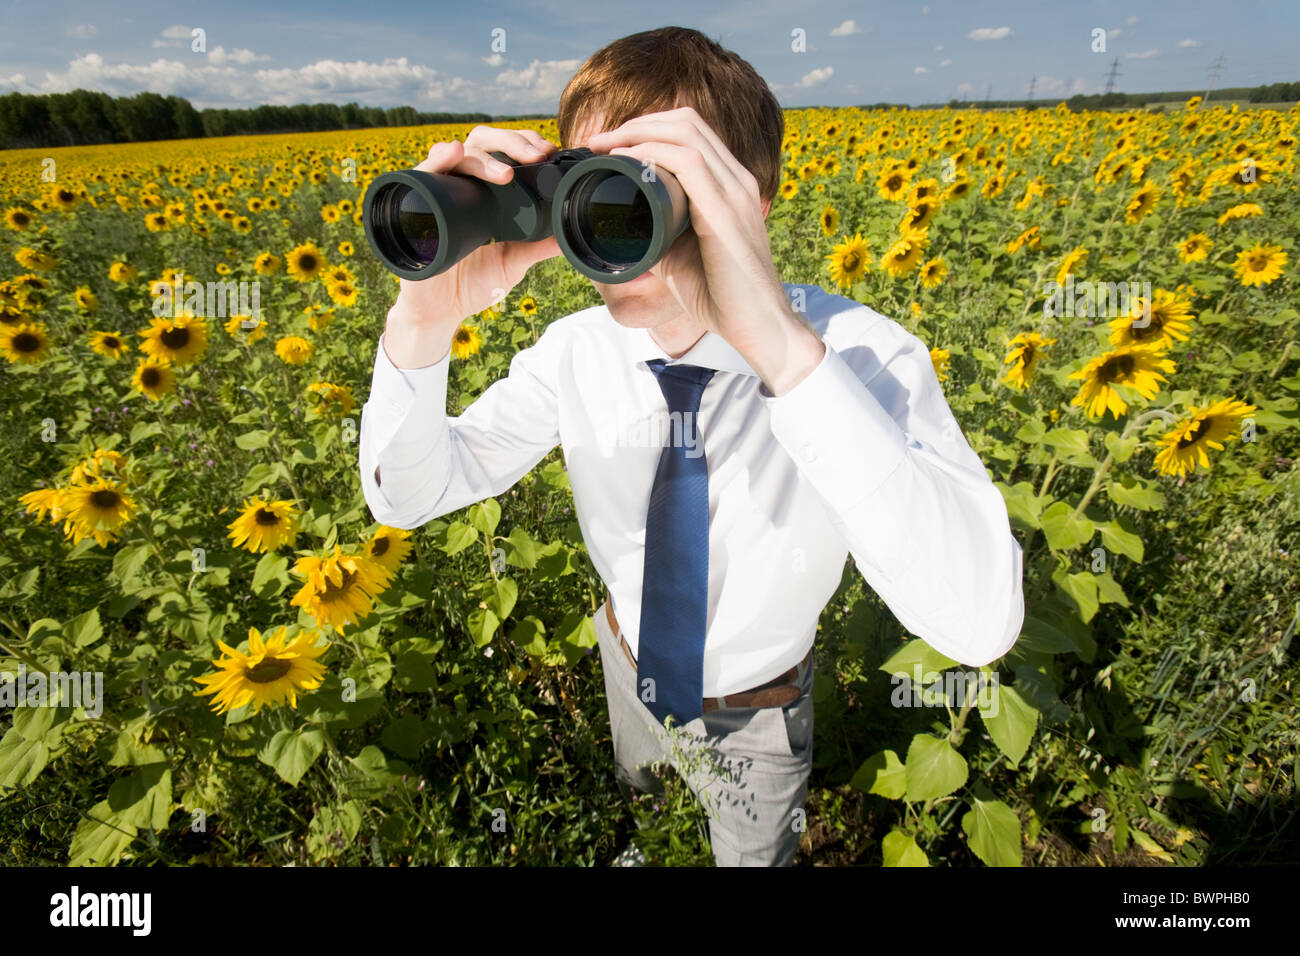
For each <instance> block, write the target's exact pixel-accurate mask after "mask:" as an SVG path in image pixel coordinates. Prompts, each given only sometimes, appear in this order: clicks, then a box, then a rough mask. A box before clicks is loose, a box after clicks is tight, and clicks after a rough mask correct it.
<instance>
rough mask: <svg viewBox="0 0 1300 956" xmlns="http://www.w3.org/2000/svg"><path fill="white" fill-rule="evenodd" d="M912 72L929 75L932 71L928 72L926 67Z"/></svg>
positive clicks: (920, 67) (919, 67)
mask: <svg viewBox="0 0 1300 956" xmlns="http://www.w3.org/2000/svg"><path fill="white" fill-rule="evenodd" d="M912 72H913V73H929V72H930V71H929V70H927V69H926V68H925V67H923V66H918V67H917V68H916V69H915V70H913V71H912Z"/></svg>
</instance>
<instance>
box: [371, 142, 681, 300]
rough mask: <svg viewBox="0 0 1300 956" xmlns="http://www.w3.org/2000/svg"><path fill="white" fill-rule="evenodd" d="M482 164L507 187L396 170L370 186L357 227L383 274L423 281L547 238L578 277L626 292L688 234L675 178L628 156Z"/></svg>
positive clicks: (575, 154) (577, 153)
mask: <svg viewBox="0 0 1300 956" xmlns="http://www.w3.org/2000/svg"><path fill="white" fill-rule="evenodd" d="M491 156H492V157H493V158H494V159H498V160H500V161H501V162H503V163H506V164H507V165H509V166H513V167H514V176H513V178H512V179H511V180H510V182H508V183H506V184H505V185H499V184H497V183H490V182H485V181H484V180H482V179H479V178H477V177H475V176H470V175H468V174H464V173H426V172H423V171H421V170H417V169H406V170H401V171H399V172H391V173H384V174H383V175H381V176H379V177H377V178H376V179H375V180H374V181H373V182H372V183H371V184H370V188H369V189H367V190H366V197H365V201H364V204H363V206H362V223H363V225H364V227H365V232H366V239H367V240H368V241H369V243H370V248H371V249H373V250H374V252H375V255H377V256H378V257H379V258H380V259H381V260H382V261H383V263H384V266H385V267H386V268H387V269H388V270H389V271H390V272H393V273H396V274H397V275H399V276H401V277H402V278H404V279H427V278H428V277H429V276H436V275H438V274H439V273H442V272H445V271H446V270H448V269H450V268H451V267H452V266H454V265H455V264H456V263H457V262H459V261H460V260H461V259H463V258H465V257H466V256H467V255H469V254H470V253H471V252H473V251H474V250H475V249H477V248H478V247H479V246H481V245H484V244H486V243H488V242H492V241H494V240H495V241H497V242H535V241H537V240H539V239H545V238H547V237H548V236H551V235H554V236H555V237H556V241H557V242H558V243H559V246H560V251H561V252H563V253H564V256H565V258H566V259H568V260H569V262H571V263H572V264H573V266H574V268H575V269H577V270H578V271H579V272H581V273H582V274H583V275H585V276H587V277H588V278H591V279H595V280H596V281H598V282H604V283H611V284H613V283H619V282H630V281H631V280H632V279H635V278H636V277H637V276H639V275H641V274H642V273H644V272H646V271H647V270H649V269H650V268H652V267H653V266H654V264H655V263H656V262H658V261H659V260H660V259H661V258H662V257H663V255H664V253H666V252H667V251H668V248H669V247H670V246H671V245H672V243H673V241H674V240H675V239H676V238H677V237H678V236H679V235H681V233H682V232H683V231H684V230H685V229H686V228H687V227H688V226H689V225H690V211H689V205H688V202H687V199H686V194H685V192H684V191H683V190H682V187H681V184H680V183H678V182H677V180H676V178H675V177H673V176H672V175H671V174H669V173H666V172H664V171H662V170H657V169H655V167H653V166H646V165H644V164H643V163H642V162H641V161H640V160H638V159H634V158H633V157H631V156H609V155H599V156H598V155H596V154H595V153H593V152H592V151H591V150H590V149H587V148H585V147H579V148H576V149H564V150H561V151H560V152H559V153H557V154H556V155H554V156H552V157H551V158H550V159H548V160H546V161H545V162H540V163H524V164H520V163H517V162H515V161H514V160H513V159H511V158H510V157H508V156H507V155H505V154H504V153H501V152H494V153H491Z"/></svg>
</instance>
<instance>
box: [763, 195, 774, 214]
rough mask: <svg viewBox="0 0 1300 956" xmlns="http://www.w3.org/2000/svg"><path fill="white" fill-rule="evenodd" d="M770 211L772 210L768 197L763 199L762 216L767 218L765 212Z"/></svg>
mask: <svg viewBox="0 0 1300 956" xmlns="http://www.w3.org/2000/svg"><path fill="white" fill-rule="evenodd" d="M771 211H772V200H770V199H764V200H763V218H764V219H766V218H767V214H768V213H769V212H771Z"/></svg>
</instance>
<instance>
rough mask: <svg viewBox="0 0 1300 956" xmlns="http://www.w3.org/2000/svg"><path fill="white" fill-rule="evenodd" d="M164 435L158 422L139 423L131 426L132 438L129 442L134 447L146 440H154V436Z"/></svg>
mask: <svg viewBox="0 0 1300 956" xmlns="http://www.w3.org/2000/svg"><path fill="white" fill-rule="evenodd" d="M161 434H162V425H160V424H159V423H158V422H137V423H136V424H135V425H133V426H131V436H130V437H129V438H128V439H127V441H128V442H129V443H130V444H132V445H138V444H139V443H140V442H142V441H144V440H145V439H146V438H152V437H153V436H154V435H161Z"/></svg>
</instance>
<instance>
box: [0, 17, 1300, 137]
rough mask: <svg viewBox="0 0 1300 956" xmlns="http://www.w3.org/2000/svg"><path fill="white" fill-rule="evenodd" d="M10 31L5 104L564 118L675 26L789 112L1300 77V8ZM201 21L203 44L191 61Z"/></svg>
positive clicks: (127, 22)
mask: <svg viewBox="0 0 1300 956" xmlns="http://www.w3.org/2000/svg"><path fill="white" fill-rule="evenodd" d="M110 4H111V5H110ZM0 23H2V24H3V32H2V33H0V93H7V92H11V91H13V90H21V91H24V92H56V91H63V90H70V89H75V88H77V87H84V88H86V89H95V90H103V91H105V92H108V93H111V94H114V95H123V94H130V93H135V92H139V91H141V90H152V91H154V92H159V93H165V94H166V93H175V94H178V95H181V96H185V97H186V98H188V99H189V100H190V101H191V102H193V103H194V104H195V105H196V106H199V107H207V106H252V105H256V104H258V103H298V102H335V103H344V102H348V101H351V100H355V101H357V102H359V103H362V104H366V105H375V106H397V105H411V106H415V107H417V108H418V109H421V110H430V111H432V110H453V111H460V110H473V111H481V112H485V113H490V114H504V113H550V112H553V111H554V109H555V107H556V104H557V103H558V100H559V95H560V92H561V91H562V90H563V88H564V84H565V83H566V82H567V80H568V78H569V77H570V76H571V75H572V74H573V72H574V70H575V69H576V68H577V67H578V66H579V65H580V64H581V62H582V61H583V60H584V59H585V58H586V57H587V56H589V55H590V54H591V53H593V52H594V51H595V50H597V49H598V48H600V47H601V46H603V45H604V44H606V43H608V42H609V41H611V40H613V39H616V38H617V37H620V36H624V35H627V34H629V33H636V32H639V31H641V30H648V29H652V28H654V27H659V26H667V25H676V26H687V27H694V28H695V29H697V30H700V31H701V32H703V33H705V34H706V35H708V36H709V37H710V38H712V39H715V40H718V41H719V42H721V43H722V45H723V46H724V47H726V48H727V49H730V50H734V51H735V52H736V53H738V54H740V55H741V56H742V57H744V58H745V59H746V60H748V61H749V62H750V63H752V64H753V65H754V67H755V69H756V70H758V72H759V73H760V74H761V75H762V76H763V78H764V79H765V80H767V82H768V85H769V86H771V88H772V90H773V92H774V93H775V94H776V96H777V98H778V99H779V100H780V102H781V104H782V105H783V106H786V107H799V106H809V105H817V104H821V105H830V106H844V105H852V104H856V103H874V102H880V101H890V102H901V103H912V104H918V103H924V102H945V101H947V100H948V99H954V98H955V99H963V98H964V99H971V100H981V99H983V98H984V97H985V95H986V93H989V92H991V96H992V97H993V98H994V99H999V98H1021V97H1024V96H1026V95H1027V94H1028V92H1029V87H1030V83H1031V81H1032V82H1033V83H1034V87H1035V90H1034V93H1035V97H1036V98H1041V99H1044V100H1051V101H1055V100H1059V99H1062V98H1065V97H1067V96H1070V95H1071V94H1073V93H1097V92H1101V91H1102V89H1103V88H1104V85H1105V78H1106V73H1107V71H1108V70H1109V69H1110V67H1111V64H1112V62H1113V61H1114V60H1115V59H1117V58H1118V60H1119V73H1120V75H1119V79H1118V81H1117V83H1116V88H1117V89H1119V90H1122V91H1128V92H1134V91H1152V90H1166V89H1173V90H1186V89H1192V90H1203V89H1204V88H1205V87H1206V85H1207V83H1208V82H1209V73H1210V67H1211V65H1212V64H1213V63H1214V61H1215V60H1216V58H1218V57H1219V56H1220V54H1222V56H1223V64H1224V65H1223V69H1222V70H1221V72H1220V74H1219V77H1218V80H1217V85H1218V86H1221V87H1222V86H1254V85H1258V84H1262V83H1274V82H1279V81H1287V82H1290V81H1294V80H1300V68H1298V67H1297V65H1296V64H1297V63H1300V56H1298V55H1297V54H1296V52H1295V48H1296V46H1297V41H1300V3H1298V2H1296V0H1244V2H1242V0H1218V2H1200V0H1184V2H1175V0H1164V2H1137V0H1072V2H1068V3H1066V2H1061V0H1046V2H1018V0H1017V2H1012V0H1002V2H967V3H963V2H955V0H927V2H911V0H900V2H897V3H862V2H857V3H850V2H816V0H810V2H791V0H741V2H732V3H727V2H722V3H718V4H717V5H709V4H701V3H699V2H689V3H688V2H682V0H660V2H656V3H647V2H643V0H637V2H621V0H609V2H600V3H590V2H583V0H518V2H515V0H512V2H492V0H487V2H483V0H466V2H458V3H449V2H445V0H434V2H428V3H423V4H416V3H408V2H401V0H399V2H388V3H359V2H355V0H348V2H337V0H324V2H314V3H301V2H297V0H290V2H259V3H254V2H248V0H235V2H229V3H220V4H213V3H210V2H209V3H197V2H187V0H180V2H167V3H162V2H155V0H109V4H106V3H104V0H81V2H71V3H49V2H33V0H21V2H20V0H0ZM195 28H201V29H202V30H203V31H205V37H204V39H205V41H206V50H205V51H204V52H194V51H193V50H192V49H191V45H192V31H193V30H194V29H195ZM796 30H799V31H803V32H802V36H803V37H804V42H803V47H804V48H803V49H802V50H800V51H796V50H794V49H792V47H793V46H794V45H795V39H794V37H793V31H796ZM1094 30H1103V31H1105V46H1106V49H1105V52H1094V51H1093V49H1092V46H1093V44H1094V39H1093V37H1094V33H1093V31H1094ZM494 31H496V32H495V34H494ZM494 35H495V37H496V38H497V40H496V42H497V45H498V49H495V50H494V48H493V43H494ZM502 41H504V50H501V49H499V47H500V45H501V42H502Z"/></svg>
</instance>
